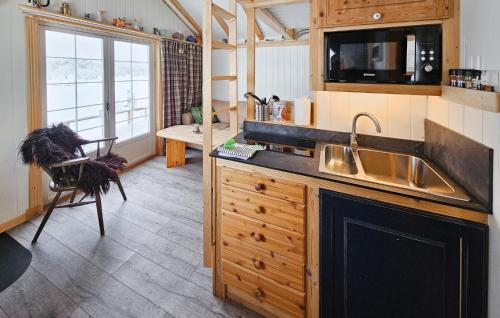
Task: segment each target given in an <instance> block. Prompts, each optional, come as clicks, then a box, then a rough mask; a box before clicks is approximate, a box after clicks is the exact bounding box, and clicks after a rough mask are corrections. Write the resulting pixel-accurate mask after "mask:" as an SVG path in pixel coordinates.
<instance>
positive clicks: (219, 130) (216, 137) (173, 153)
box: [156, 123, 231, 168]
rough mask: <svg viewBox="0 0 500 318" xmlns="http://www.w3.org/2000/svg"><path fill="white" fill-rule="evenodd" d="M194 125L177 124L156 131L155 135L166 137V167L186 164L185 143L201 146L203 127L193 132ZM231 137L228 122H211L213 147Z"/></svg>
mask: <svg viewBox="0 0 500 318" xmlns="http://www.w3.org/2000/svg"><path fill="white" fill-rule="evenodd" d="M193 129H194V125H178V126H172V127H168V128H165V129H162V130H160V131H158V132H157V133H156V136H158V137H160V138H164V139H166V141H167V142H166V146H165V152H166V155H167V157H166V159H165V164H166V166H167V168H172V167H177V166H183V165H185V164H186V144H189V145H194V146H198V147H195V148H199V149H201V147H203V127H202V126H200V130H201V132H200V133H198V134H197V133H195V132H193ZM229 138H231V134H230V132H229V124H227V123H214V124H212V143H213V145H212V146H213V147H214V148H215V147H217V146H219V145H221V144H223V143H224V142H225V141H226V140H227V139H229Z"/></svg>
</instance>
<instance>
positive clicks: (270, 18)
mask: <svg viewBox="0 0 500 318" xmlns="http://www.w3.org/2000/svg"><path fill="white" fill-rule="evenodd" d="M255 11H256V12H255V14H256V16H257V18H258V19H259V21H260V22H262V23H264V24H265V25H267V26H268V27H270V28H271V29H273V30H274V31H276V32H277V33H279V34H281V35H282V36H283V37H284V38H285V40H293V36H290V33H288V31H287V29H286V28H285V27H284V26H283V24H281V22H280V21H279V20H278V19H276V17H275V16H274V15H272V13H271V12H269V10H267V9H263V8H261V9H257V10H255Z"/></svg>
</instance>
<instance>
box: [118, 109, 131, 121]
mask: <svg viewBox="0 0 500 318" xmlns="http://www.w3.org/2000/svg"><path fill="white" fill-rule="evenodd" d="M131 118H132V117H131V116H130V111H123V112H119V113H116V114H115V122H117V123H119V122H122V121H126V120H130V119H131Z"/></svg>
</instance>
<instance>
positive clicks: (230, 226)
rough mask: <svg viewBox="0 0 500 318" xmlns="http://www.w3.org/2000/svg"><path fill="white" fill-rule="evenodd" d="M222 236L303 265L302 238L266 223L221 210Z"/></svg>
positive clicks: (299, 235)
mask: <svg viewBox="0 0 500 318" xmlns="http://www.w3.org/2000/svg"><path fill="white" fill-rule="evenodd" d="M221 223H222V226H221V229H222V234H225V235H227V236H230V237H234V238H237V239H239V240H242V241H244V242H247V243H250V244H251V245H254V246H259V247H261V248H264V249H266V250H268V251H270V252H271V253H276V254H279V255H282V256H285V257H288V258H290V259H292V260H294V261H296V262H299V263H301V264H304V236H303V235H301V234H298V233H295V232H291V231H288V230H285V229H282V228H280V227H277V226H274V225H271V224H269V223H266V222H261V221H258V220H254V219H251V218H248V217H245V216H241V215H238V214H236V213H233V212H229V211H226V210H222V217H221Z"/></svg>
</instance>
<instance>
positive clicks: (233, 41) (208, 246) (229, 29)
mask: <svg viewBox="0 0 500 318" xmlns="http://www.w3.org/2000/svg"><path fill="white" fill-rule="evenodd" d="M236 1H237V0H228V8H227V10H226V9H224V8H221V7H220V6H218V5H216V4H214V3H212V0H203V118H204V120H203V261H204V265H205V266H206V267H212V265H213V262H214V245H215V235H214V234H215V231H214V229H215V204H214V202H215V200H214V193H215V192H214V189H213V188H214V186H215V160H214V159H213V158H211V157H210V152H211V151H212V150H213V146H214V145H213V143H212V121H211V120H208V119H209V118H212V117H213V115H216V114H219V113H222V112H229V125H230V132H231V136H234V135H236V134H237V133H238V77H237V30H236V29H237V21H236V16H237V2H236ZM212 17H213V18H214V19H215V20H216V21H217V23H218V24H219V25H220V26H221V27H222V29H223V30H224V32H225V33H226V35H227V39H228V41H227V43H226V42H222V41H215V40H213V39H212ZM213 50H227V51H228V52H229V54H228V55H229V61H228V62H229V75H222V76H212V51H213ZM212 81H228V86H229V104H228V107H227V108H223V109H221V110H218V111H216V112H214V111H213V110H212Z"/></svg>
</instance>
